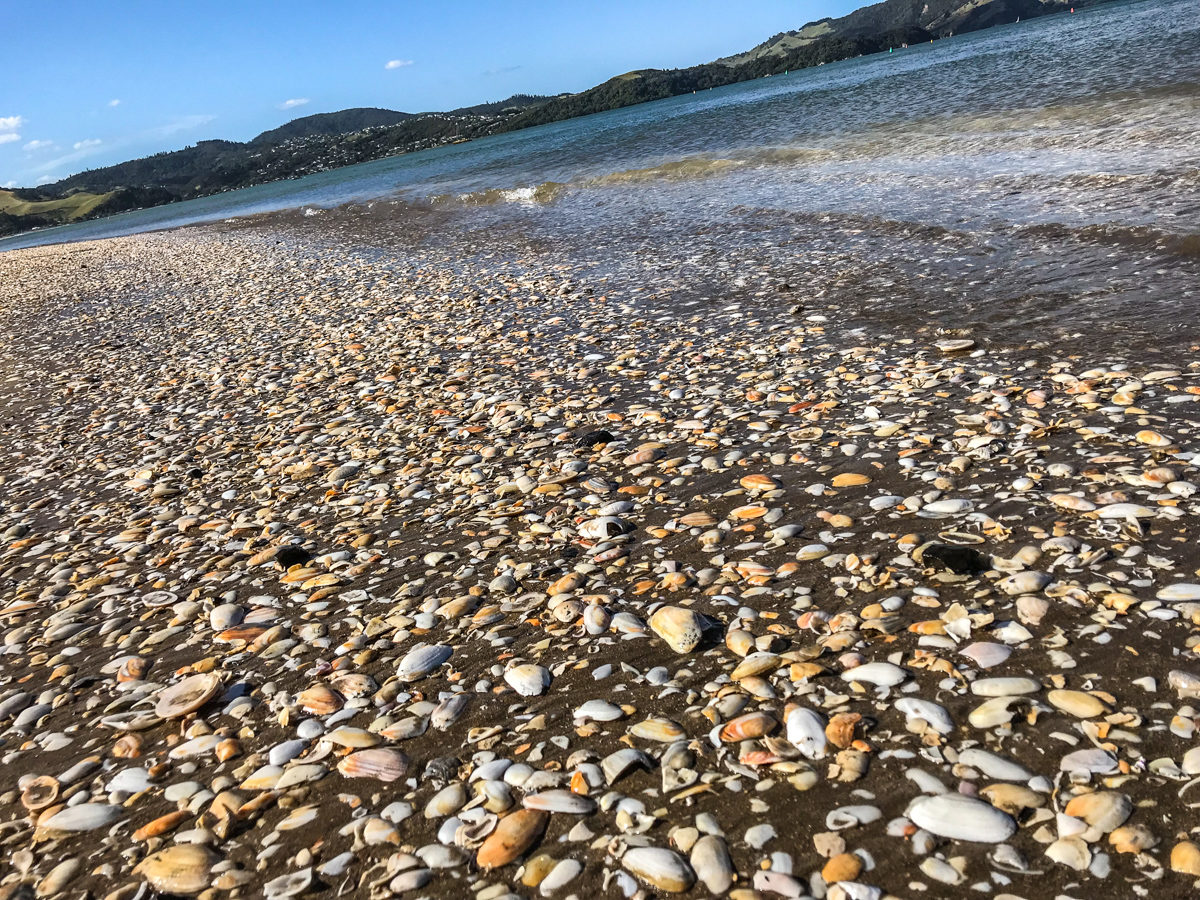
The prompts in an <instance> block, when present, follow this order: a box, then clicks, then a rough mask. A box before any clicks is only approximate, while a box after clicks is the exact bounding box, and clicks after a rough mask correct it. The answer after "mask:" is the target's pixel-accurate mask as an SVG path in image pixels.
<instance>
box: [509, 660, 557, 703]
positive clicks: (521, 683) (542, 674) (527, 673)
mask: <svg viewBox="0 0 1200 900" xmlns="http://www.w3.org/2000/svg"><path fill="white" fill-rule="evenodd" d="M504 680H505V681H506V682H508V686H509V687H511V688H512V689H513V690H514V691H516V692H517V693H518V694H520V695H521V696H522V697H536V696H538V695H539V694H541V693H543V692H544V691H545V690H546V688H548V687H549V686H550V670H549V669H546V668H545V667H543V666H538V665H534V664H533V663H523V664H521V665H519V666H513V667H512V668H511V669H509V670H508V671H507V672H505V673H504Z"/></svg>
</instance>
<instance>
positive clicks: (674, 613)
mask: <svg viewBox="0 0 1200 900" xmlns="http://www.w3.org/2000/svg"><path fill="white" fill-rule="evenodd" d="M650 630H651V631H653V632H654V633H655V634H657V635H658V636H659V637H660V638H662V639H663V640H664V641H666V642H667V645H668V646H670V648H671V649H672V650H674V651H675V652H676V653H691V652H692V650H694V649H696V645H697V644H699V643H700V640H701V639H702V638H703V636H704V620H703V619H701V618H700V615H699V613H697V612H696V611H695V610H691V609H685V608H684V607H682V606H660V607H659V608H658V609H656V610H655V611H654V614H653V615H652V616H650Z"/></svg>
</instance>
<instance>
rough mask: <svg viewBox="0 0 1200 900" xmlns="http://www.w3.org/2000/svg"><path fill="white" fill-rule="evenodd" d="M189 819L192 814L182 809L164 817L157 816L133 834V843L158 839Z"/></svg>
mask: <svg viewBox="0 0 1200 900" xmlns="http://www.w3.org/2000/svg"><path fill="white" fill-rule="evenodd" d="M191 817H192V814H191V813H190V812H188V811H187V810H184V809H177V810H175V811H174V812H169V813H167V814H166V815H163V816H159V817H158V818H157V819H152V820H151V821H149V822H147V823H146V824H145V825H143V826H142V827H141V828H139V829H138V830H137V831H135V832H134V833H133V839H134V840H135V841H147V840H149V839H150V838H152V837H160V836H162V835H164V834H166V833H167V832H169V831H174V830H175V828H176V827H178V826H179V825H180V824H182V823H183V822H186V821H187V820H188V819H190V818H191Z"/></svg>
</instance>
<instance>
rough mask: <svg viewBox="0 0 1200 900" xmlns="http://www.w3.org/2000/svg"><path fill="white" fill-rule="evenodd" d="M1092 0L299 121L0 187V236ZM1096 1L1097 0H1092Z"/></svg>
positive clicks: (906, 8)
mask: <svg viewBox="0 0 1200 900" xmlns="http://www.w3.org/2000/svg"><path fill="white" fill-rule="evenodd" d="M1084 2H1086V0H885V2H883V3H876V4H874V5H872V6H866V7H863V8H861V9H858V10H855V11H854V12H852V13H850V14H849V15H846V16H843V17H841V18H839V19H822V20H820V21H818V22H810V23H809V24H807V25H805V26H804V27H803V28H800V29H798V30H796V31H788V32H784V33H782V34H777V35H775V36H774V37H772V38H770V39H769V40H767V41H764V42H763V43H762V44H759V45H758V46H757V47H754V48H752V49H751V50H748V51H746V52H745V53H741V54H738V55H736V56H730V57H725V58H724V59H719V60H716V61H714V62H711V63H705V64H703V65H698V66H692V67H690V68H686V69H669V70H664V69H642V70H639V71H636V72H628V73H626V74H624V75H619V76H617V77H616V78H611V79H609V80H608V81H606V82H604V83H603V84H599V85H597V86H595V87H593V88H590V89H588V90H586V91H582V92H580V93H578V94H561V95H559V96H557V97H536V96H530V95H525V94H519V95H516V96H513V97H510V98H508V99H507V100H501V101H497V102H492V103H481V104H478V105H476V106H469V107H463V108H462V109H456V110H451V111H449V112H429V113H405V112H396V111H394V110H388V109H373V108H356V109H346V110H341V111H339V112H331V113H318V114H316V115H310V116H303V117H301V118H299V119H294V120H293V121H291V122H288V123H287V124H285V125H281V126H280V127H279V128H274V129H271V130H270V131H264V132H263V133H262V134H260V135H258V136H257V137H255V138H253V139H252V140H250V141H247V142H245V143H240V142H235V141H219V140H213V141H201V142H199V143H197V144H195V145H194V146H191V147H187V148H184V149H183V150H176V151H172V152H168V153H158V154H155V155H154V156H149V157H145V158H143V159H135V160H131V161H129V162H124V163H119V164H117V165H113V166H106V167H104V168H100V169H92V170H89V171H86V172H80V173H79V174H77V175H72V176H70V177H69V178H64V179H63V180H61V181H58V182H55V183H53V184H49V185H45V186H43V187H39V188H36V189H25V190H22V191H16V192H7V193H5V192H0V234H7V233H13V232H16V231H22V230H25V229H28V228H34V227H42V226H46V225H54V224H62V223H64V222H71V221H78V220H80V219H87V218H96V217H98V216H103V215H110V214H112V213H113V212H119V211H123V210H127V209H133V208H137V207H139V206H152V205H158V204H161V203H169V202H171V201H174V200H184V199H190V198H194V197H201V196H205V195H208V194H214V193H218V192H220V191H227V190H231V189H235V188H240V187H248V186H250V185H253V184H263V183H266V182H269V181H277V180H280V179H284V178H296V177H299V176H301V175H308V174H311V173H313V172H319V171H324V170H327V169H333V168H338V167H340V166H346V165H351V164H354V163H360V162H367V161H370V160H374V159H381V158H383V157H385V156H392V155H395V154H397V153H408V152H412V151H415V150H423V149H427V148H430V147H436V146H439V145H442V144H447V143H452V142H456V141H463V140H469V139H472V138H478V137H483V136H485V135H489V134H496V133H498V132H505V131H514V130H517V129H520V128H527V127H530V126H533V125H542V124H545V123H548V122H557V121H560V120H563V119H569V118H574V117H576V116H582V115H587V114H589V113H596V112H603V111H605V110H610V109H618V108H620V107H624V106H631V105H633V104H636V103H644V102H646V101H648V100H659V99H662V98H665V97H673V96H676V95H678V94H685V93H690V92H692V91H699V90H704V89H707V88H711V87H719V86H722V85H726V84H733V83H735V82H739V81H748V80H750V79H753V78H761V77H763V76H765V75H775V74H782V73H784V72H787V71H791V70H795V69H802V68H805V67H808V66H815V65H820V64H822V63H829V62H835V61H837V60H842V59H849V58H852V57H856V56H862V55H865V54H869V53H878V52H884V51H887V50H888V49H890V48H894V47H901V46H903V45H905V44H913V43H919V42H925V41H929V40H932V39H936V38H942V37H947V36H950V35H952V34H960V33H963V32H966V31H973V30H978V29H980V28H987V27H990V26H992V25H996V24H1001V23H1008V22H1012V21H1014V20H1016V19H1017V18H1018V17H1020V18H1033V17H1035V16H1041V15H1045V14H1047V13H1053V12H1059V11H1063V10H1065V9H1067V7H1068V6H1069V5H1071V4H1072V3H1073V4H1074V5H1075V6H1080V5H1083V3H1084ZM1091 2H1096V0H1091Z"/></svg>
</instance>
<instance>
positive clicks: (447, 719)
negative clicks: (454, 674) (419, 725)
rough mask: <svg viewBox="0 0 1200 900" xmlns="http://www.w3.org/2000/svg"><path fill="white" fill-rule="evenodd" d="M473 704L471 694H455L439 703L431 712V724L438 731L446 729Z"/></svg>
mask: <svg viewBox="0 0 1200 900" xmlns="http://www.w3.org/2000/svg"><path fill="white" fill-rule="evenodd" d="M470 705H471V695H470V694H455V695H454V696H452V697H447V698H446V699H445V700H442V701H441V702H440V703H438V705H437V707H436V708H435V709H434V710H433V712H431V713H430V714H429V724H430V725H432V726H433V727H434V728H436V729H437V730H438V731H445V730H446V729H447V728H449V727H450V726H451V725H453V724H454V723H455V722H457V721H458V720H459V718H461V717H462V715H463V713H465V712H466V711H467V707H469V706H470Z"/></svg>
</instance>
